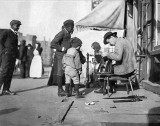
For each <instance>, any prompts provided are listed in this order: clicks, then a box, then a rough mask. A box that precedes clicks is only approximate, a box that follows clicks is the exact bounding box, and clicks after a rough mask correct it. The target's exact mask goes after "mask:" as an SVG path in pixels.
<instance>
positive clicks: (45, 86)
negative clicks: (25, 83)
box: [15, 85, 49, 93]
mask: <svg viewBox="0 0 160 126" xmlns="http://www.w3.org/2000/svg"><path fill="white" fill-rule="evenodd" d="M47 87H49V86H47V85H44V86H40V87H36V88H31V89H26V90H20V91H15V92H16V93H20V92H26V91H32V90H37V89H42V88H47Z"/></svg>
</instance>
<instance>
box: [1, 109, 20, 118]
mask: <svg viewBox="0 0 160 126" xmlns="http://www.w3.org/2000/svg"><path fill="white" fill-rule="evenodd" d="M19 109H20V108H10V109H3V110H0V116H1V115H4V114H8V113H11V112H15V111H18V110H19Z"/></svg>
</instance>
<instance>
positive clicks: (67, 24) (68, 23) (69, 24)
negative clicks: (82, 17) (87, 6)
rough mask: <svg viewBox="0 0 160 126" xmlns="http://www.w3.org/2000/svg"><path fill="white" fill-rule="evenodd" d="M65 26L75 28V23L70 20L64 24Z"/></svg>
mask: <svg viewBox="0 0 160 126" xmlns="http://www.w3.org/2000/svg"><path fill="white" fill-rule="evenodd" d="M63 25H64V26H74V21H73V20H71V19H69V20H66V21H64V22H63Z"/></svg>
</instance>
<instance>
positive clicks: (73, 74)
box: [62, 37, 82, 98]
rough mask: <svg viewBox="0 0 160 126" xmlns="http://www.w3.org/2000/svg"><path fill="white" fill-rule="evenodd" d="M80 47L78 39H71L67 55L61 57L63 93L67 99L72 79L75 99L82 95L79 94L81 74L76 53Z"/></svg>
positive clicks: (78, 57)
mask: <svg viewBox="0 0 160 126" xmlns="http://www.w3.org/2000/svg"><path fill="white" fill-rule="evenodd" d="M81 45H82V41H81V40H80V39H79V38H77V37H74V38H72V39H71V48H69V49H68V50H67V53H66V54H65V55H64V56H63V59H62V64H63V67H64V72H65V92H66V96H67V97H70V96H71V94H70V84H71V79H72V80H73V83H74V85H75V93H76V98H82V95H81V94H80V92H79V83H80V78H79V74H81V72H82V63H81V61H80V56H79V52H78V51H77V50H78V49H80V47H81Z"/></svg>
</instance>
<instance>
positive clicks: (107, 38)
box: [103, 32, 136, 91]
mask: <svg viewBox="0 0 160 126" xmlns="http://www.w3.org/2000/svg"><path fill="white" fill-rule="evenodd" d="M103 42H104V44H108V43H109V44H110V45H112V46H115V49H114V52H109V53H107V54H106V55H104V56H103V58H104V60H105V59H107V58H108V59H111V60H115V61H116V63H115V65H114V66H113V69H114V74H116V75H126V74H129V73H131V72H133V71H134V70H135V68H136V66H135V65H136V64H135V63H136V61H135V55H134V50H133V47H132V44H131V42H130V41H128V40H127V39H124V38H118V37H117V33H116V32H107V33H106V34H105V35H104V41H103ZM111 86H113V87H111V89H112V88H114V84H111ZM112 91H113V90H112Z"/></svg>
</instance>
